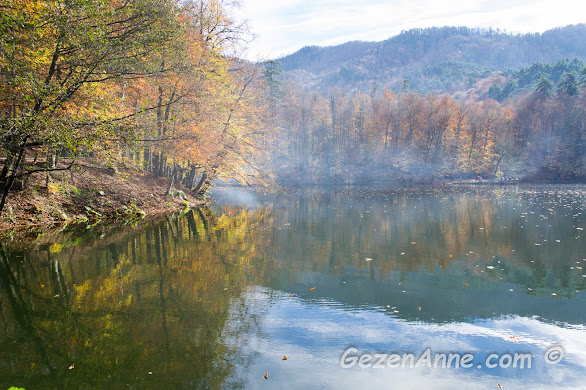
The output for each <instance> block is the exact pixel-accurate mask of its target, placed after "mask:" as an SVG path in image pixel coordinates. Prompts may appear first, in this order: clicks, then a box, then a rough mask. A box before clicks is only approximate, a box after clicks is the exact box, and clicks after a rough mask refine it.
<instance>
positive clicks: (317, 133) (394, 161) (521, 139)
mask: <svg viewBox="0 0 586 390" xmlns="http://www.w3.org/2000/svg"><path fill="white" fill-rule="evenodd" d="M236 5H237V4H236V2H233V1H230V0H220V1H216V0H190V1H177V0H129V1H118V0H105V1H104V0H72V1H67V2H44V1H35V0H31V1H14V0H3V1H2V2H1V3H0V8H1V10H2V15H3V17H2V18H1V19H0V130H1V137H2V143H1V145H0V163H1V165H2V166H1V169H0V196H1V198H0V213H1V214H2V215H3V220H8V221H9V222H10V223H12V222H11V221H12V220H13V217H12V216H11V213H12V211H13V209H14V208H21V209H23V208H26V209H27V210H28V211H27V213H29V214H32V215H33V216H34V218H33V217H32V216H31V218H29V219H31V220H35V218H37V219H40V217H39V215H40V214H43V213H45V214H50V217H51V218H54V219H67V216H66V213H64V212H63V210H62V208H64V207H65V206H67V205H66V203H67V204H69V205H71V204H77V208H76V209H75V210H74V211H75V212H78V213H79V212H81V213H82V214H84V215H85V216H82V217H83V218H86V217H87V218H97V217H100V216H101V215H102V213H104V212H107V213H110V214H113V215H119V214H120V213H122V214H124V213H127V212H129V210H130V213H134V212H135V211H136V212H138V211H139V210H138V207H137V205H138V206H140V205H141V204H142V203H141V198H142V199H143V200H144V198H145V197H146V198H148V199H150V200H151V201H150V203H149V204H150V207H154V208H156V206H157V205H159V204H160V205H168V206H171V205H172V204H171V202H170V201H169V197H170V196H172V195H173V194H179V196H180V199H181V202H179V204H180V205H182V204H183V202H185V203H188V201H189V200H190V199H191V200H193V199H201V198H202V197H203V196H204V195H205V193H206V191H207V190H208V188H209V187H210V185H212V183H213V181H214V180H217V179H220V180H224V181H236V182H239V183H242V184H246V185H252V184H257V185H266V184H272V183H275V182H279V183H282V184H298V183H314V184H327V183H370V182H394V181H397V180H409V181H410V180H416V181H420V180H424V181H430V180H433V179H437V178H443V179H447V178H452V179H457V178H468V177H477V176H483V177H498V176H514V177H520V178H524V179H527V180H565V181H578V180H583V179H584V178H585V166H584V164H585V161H584V160H585V159H584V138H585V137H584V131H585V128H586V126H585V123H586V119H585V112H586V108H585V107H586V102H585V99H586V92H585V88H586V70H585V68H584V62H583V60H584V59H586V47H585V46H584V45H583V42H584V41H585V38H586V25H583V24H582V25H575V26H567V27H563V28H558V29H554V30H550V31H547V32H545V33H542V34H525V35H513V34H508V33H506V32H504V31H499V30H491V29H488V30H478V29H470V28H464V27H442V28H428V29H415V30H410V31H406V32H403V33H401V34H400V35H398V36H396V37H393V38H390V39H388V40H386V41H384V42H378V43H372V42H349V43H346V44H344V45H340V46H336V47H328V48H318V47H307V48H304V49H302V50H300V51H299V52H297V53H295V54H292V55H290V56H287V57H284V58H282V59H280V60H279V61H268V62H266V63H258V64H255V63H250V62H247V61H244V60H242V59H241V57H242V56H241V54H242V50H243V49H245V47H246V42H247V41H248V38H249V37H250V34H249V32H248V29H247V26H246V25H243V24H239V23H237V22H236V20H238V18H236V17H235V13H237V12H238V10H237V7H236ZM90 171H91V172H92V174H91V175H90V174H88V173H87V172H90ZM105 177H106V179H104V178H105ZM107 177H116V180H110V179H108V178H107ZM275 179H276V180H275ZM139 182H142V187H141V188H134V187H132V185H127V184H129V183H139ZM106 183H108V186H107V191H106V190H104V186H105V185H106ZM101 186H102V187H101ZM108 192H111V193H112V194H114V195H116V194H117V195H116V196H117V197H116V198H111V197H108V196H109V195H110V194H109V193H108ZM121 192H126V194H124V196H122V195H121ZM15 194H24V197H25V200H24V202H16V203H14V204H10V199H11V198H13V197H14V195H15ZM27 197H28V198H27ZM35 197H36V198H35ZM41 198H42V199H48V200H49V202H52V203H54V204H53V205H52V207H53V208H52V209H51V211H50V212H49V211H47V210H43V207H44V204H39V203H38V202H36V201H35V200H34V199H37V200H38V199H41ZM7 202H8V203H7ZM6 209H8V210H9V212H8V215H7V213H6ZM106 209H108V210H109V211H104V210H106Z"/></svg>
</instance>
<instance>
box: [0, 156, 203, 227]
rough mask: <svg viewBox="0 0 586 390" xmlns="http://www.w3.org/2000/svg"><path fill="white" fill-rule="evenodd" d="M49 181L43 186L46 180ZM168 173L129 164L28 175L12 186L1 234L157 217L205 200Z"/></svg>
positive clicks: (0, 218)
mask: <svg viewBox="0 0 586 390" xmlns="http://www.w3.org/2000/svg"><path fill="white" fill-rule="evenodd" d="M47 184H48V185H47ZM168 184H169V179H168V178H162V177H157V176H155V175H153V174H150V173H146V172H143V171H139V170H136V169H132V168H118V169H117V170H113V169H111V168H107V167H103V166H100V165H97V164H93V165H92V164H87V163H85V164H84V165H83V166H79V167H77V168H76V169H74V170H71V171H69V172H57V173H55V172H54V173H52V174H51V176H50V177H49V179H48V180H47V177H46V176H45V174H44V173H38V174H33V175H31V177H30V178H29V180H28V182H27V183H26V185H25V187H24V189H23V190H21V191H12V192H11V193H10V195H9V198H8V201H7V204H6V207H5V209H4V211H3V213H2V216H1V217H0V233H5V232H10V231H18V230H27V229H35V228H38V229H41V230H49V229H53V228H60V227H61V226H63V225H82V224H95V223H104V224H116V223H117V222H130V221H133V220H141V219H144V218H145V217H149V218H150V217H158V216H163V215H166V214H171V213H173V212H177V211H180V210H185V209H186V208H192V207H197V206H201V205H204V204H206V203H208V201H207V200H205V199H199V198H196V197H195V196H193V195H192V194H191V193H190V191H189V189H187V188H185V187H183V186H181V185H179V184H177V183H176V184H174V185H173V187H172V190H171V191H170V194H169V195H165V192H166V190H167V187H168Z"/></svg>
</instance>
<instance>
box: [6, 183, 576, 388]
mask: <svg viewBox="0 0 586 390" xmlns="http://www.w3.org/2000/svg"><path fill="white" fill-rule="evenodd" d="M585 189H586V188H585V187H583V186H539V187H526V186H494V187H488V186H454V187H452V186H443V187H413V188H393V189H388V188H382V187H357V186H333V187H329V188H327V189H326V188H314V187H299V188H296V189H291V190H288V191H286V192H285V193H277V194H263V193H262V192H252V191H248V190H246V189H243V188H237V189H227V188H215V189H214V190H213V197H214V199H215V202H214V203H213V204H212V206H211V207H210V208H202V209H197V210H191V211H189V212H187V213H180V214H177V215H173V216H169V217H167V218H164V219H162V220H159V221H151V222H148V223H146V222H145V223H143V224H139V225H137V226H136V227H134V228H132V227H128V226H127V227H120V228H116V229H108V228H104V227H99V226H95V227H93V228H89V229H83V230H82V231H81V232H77V231H66V232H64V233H60V234H56V235H54V236H51V237H49V238H46V239H45V238H39V239H36V240H33V241H29V243H28V244H18V245H17V244H15V243H14V242H12V243H10V242H5V243H4V247H3V248H4V249H3V252H2V259H1V260H2V261H1V267H2V268H0V276H1V277H2V278H1V279H0V280H1V284H0V298H1V299H0V305H1V308H2V311H1V312H2V321H1V322H0V347H1V348H0V378H2V384H4V383H5V382H4V381H7V382H6V383H9V384H10V385H20V386H22V387H30V388H36V387H39V386H41V387H42V386H45V385H47V386H49V387H51V386H53V387H63V386H65V387H80V386H81V387H83V386H86V387H120V386H126V385H130V387H150V388H152V387H157V386H159V385H160V386H163V385H165V386H168V385H169V384H171V385H173V386H176V387H190V388H193V387H196V388H198V387H204V388H207V387H214V388H232V387H235V388H238V387H241V388H300V387H308V388H336V389H338V388H360V387H364V386H369V387H370V386H379V385H380V386H383V385H384V386H387V385H388V383H393V384H396V385H397V386H403V387H405V388H446V389H448V388H454V387H462V388H486V389H492V388H495V387H497V384H501V385H502V387H503V388H526V387H527V386H529V387H531V388H546V387H547V388H549V387H551V386H554V385H555V386H556V387H557V388H578V387H580V386H581V383H582V376H583V373H584V370H585V368H586V355H585V354H584V352H583V351H584V350H586V344H585V343H584V340H586V337H584V336H586V328H585V324H586V314H585V312H584V310H583V308H584V307H585V305H586V297H585V296H584V289H585V287H586V277H585V276H584V275H585V274H586V272H585V270H584V269H583V267H584V265H586V260H585V258H586V242H585V240H584V238H583V230H582V229H583V228H584V227H586V226H584V223H585V222H584V217H583V212H584V208H585V205H586V204H585V198H584V190H585ZM43 240H46V241H43ZM25 241H26V240H25ZM15 341H16V342H15ZM555 344H560V345H562V346H563V347H564V348H565V357H564V359H563V360H562V361H561V362H560V363H558V364H557V365H550V364H546V363H545V362H544V354H545V351H546V350H547V348H549V347H550V346H551V345H555ZM349 347H355V348H356V349H357V350H358V351H360V353H363V352H370V353H377V352H381V353H400V354H402V353H413V354H416V355H417V354H421V353H423V351H425V350H426V349H427V348H430V349H431V350H432V353H436V352H437V353H449V352H460V353H472V354H474V355H475V365H474V368H471V369H465V368H450V369H447V368H446V369H441V368H439V369H434V368H428V367H419V368H412V369H410V368H389V367H387V368H384V369H373V368H360V367H358V366H355V367H353V368H348V369H344V368H342V367H341V366H340V357H341V356H342V353H343V352H344V351H345V350H347V349H348V348H349ZM489 353H498V354H503V353H529V354H531V356H532V357H533V360H532V364H533V365H532V368H531V369H528V368H525V369H520V368H512V367H509V368H499V367H497V368H488V367H485V366H481V367H479V368H477V365H476V363H478V364H479V365H481V363H482V362H483V361H484V359H485V358H486V356H487V355H488V354H489ZM284 356H286V357H287V359H286V360H283V357H284ZM72 365H74V367H73V368H72V369H69V367H71V366H72ZM265 374H268V379H264V375H265Z"/></svg>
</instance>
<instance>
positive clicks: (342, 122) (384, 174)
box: [274, 71, 586, 183]
mask: <svg viewBox="0 0 586 390" xmlns="http://www.w3.org/2000/svg"><path fill="white" fill-rule="evenodd" d="M585 87H586V77H585V72H584V71H582V73H581V74H580V75H576V74H575V73H566V74H564V75H563V76H562V77H561V78H560V81H559V82H558V83H557V85H554V84H553V83H552V82H551V81H549V80H548V79H547V78H546V77H544V76H543V77H542V78H541V79H540V81H539V82H538V83H537V85H536V86H535V87H534V90H533V91H531V92H529V93H527V94H524V95H521V96H518V97H517V98H515V99H509V100H507V102H506V104H501V103H499V102H497V101H495V100H492V99H488V100H474V99H467V100H458V99H456V98H455V97H453V96H450V95H447V94H446V95H437V94H428V95H420V94H418V93H415V92H413V91H410V90H409V86H408V82H407V81H406V82H405V88H404V89H403V91H402V92H400V93H394V92H393V91H391V90H390V89H388V88H382V89H381V88H377V87H376V85H373V87H372V89H371V90H370V91H369V92H368V93H364V92H358V93H355V94H349V93H345V92H343V91H341V90H339V89H332V90H330V91H329V92H327V93H319V92H307V91H306V90H305V89H303V88H299V87H296V86H295V84H293V83H289V84H286V85H285V86H284V87H283V89H282V93H281V96H282V101H283V104H282V108H281V110H280V115H281V117H280V118H281V119H280V123H281V125H282V128H281V129H280V136H279V137H278V142H277V146H276V152H275V157H274V159H275V164H274V165H275V167H277V169H278V172H279V174H280V177H281V178H282V180H283V181H284V182H313V183H324V182H337V183H360V182H372V181H388V180H397V179H398V180H401V179H402V180H431V179H439V178H474V177H477V176H482V177H487V178H488V177H492V178H495V177H501V176H502V177H507V176H509V177H519V178H526V179H533V180H535V179H549V180H579V179H583V178H584V177H585V174H586V171H585V170H584V168H585V165H584V164H585V161H584V138H585V130H586V116H585V115H586V93H585Z"/></svg>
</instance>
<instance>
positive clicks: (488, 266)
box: [486, 265, 494, 269]
mask: <svg viewBox="0 0 586 390" xmlns="http://www.w3.org/2000/svg"><path fill="white" fill-rule="evenodd" d="M486 268H488V269H494V267H493V266H492V265H487V266H486Z"/></svg>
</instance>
